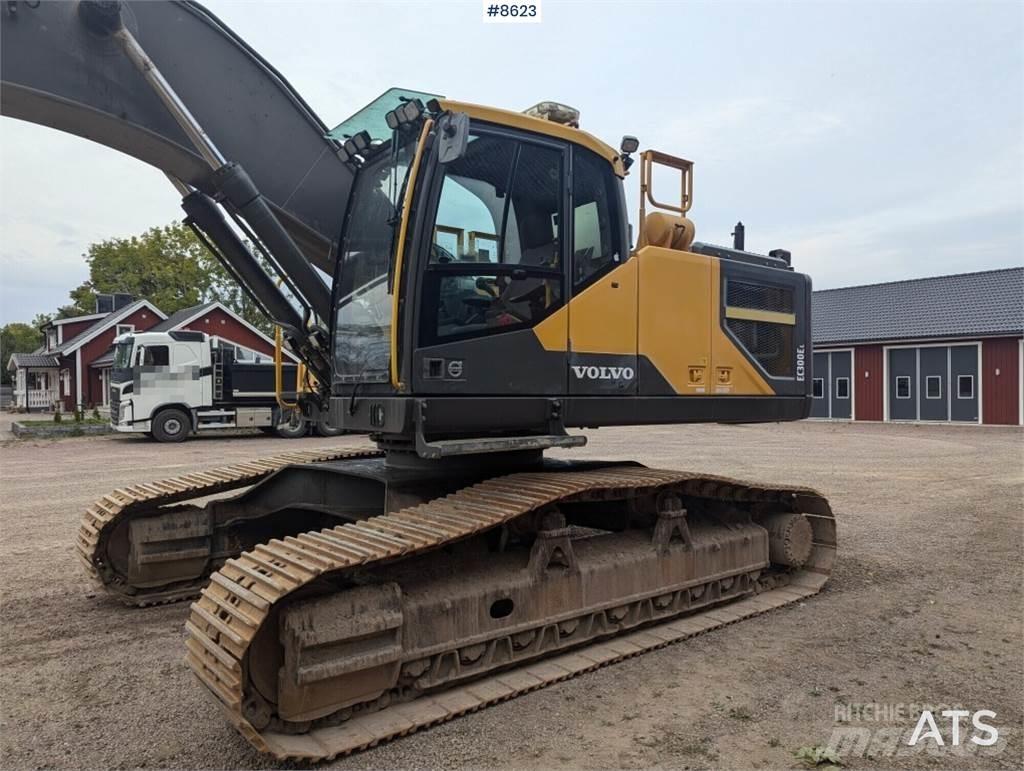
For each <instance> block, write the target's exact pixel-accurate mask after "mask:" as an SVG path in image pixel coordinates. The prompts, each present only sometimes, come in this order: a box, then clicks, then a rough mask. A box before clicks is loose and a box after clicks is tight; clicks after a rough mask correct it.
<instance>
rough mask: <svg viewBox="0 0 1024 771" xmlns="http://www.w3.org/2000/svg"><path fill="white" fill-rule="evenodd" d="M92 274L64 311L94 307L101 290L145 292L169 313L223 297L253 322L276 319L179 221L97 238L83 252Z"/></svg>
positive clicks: (260, 324) (267, 327) (264, 325)
mask: <svg viewBox="0 0 1024 771" xmlns="http://www.w3.org/2000/svg"><path fill="white" fill-rule="evenodd" d="M84 257H85V261H86V262H87V263H88V264H89V280H88V281H85V282H84V283H82V284H81V285H80V286H78V287H76V288H75V289H73V290H72V291H71V301H72V302H71V305H69V306H65V307H63V308H61V309H60V311H59V315H60V316H74V315H85V314H88V313H93V312H95V309H96V295H97V294H109V293H114V292H125V293H127V294H130V295H133V296H135V297H138V298H145V299H147V300H149V301H150V302H152V303H153V304H154V305H156V306H157V307H158V308H160V310H162V311H163V312H164V313H166V314H168V315H170V314H172V313H174V312H175V311H178V310H181V309H182V308H187V307H189V306H192V305H198V304H199V303H201V302H209V301H212V300H219V301H220V302H222V303H223V304H224V305H225V306H227V307H228V308H230V309H231V310H232V311H234V312H235V313H237V314H238V315H239V316H241V317H242V318H244V319H245V320H246V321H248V322H249V323H250V324H252V325H253V326H255V327H257V328H259V329H261V330H263V331H264V332H269V331H271V330H272V329H273V324H272V323H271V322H270V321H268V320H267V319H266V317H264V316H263V314H262V313H260V311H259V309H258V308H256V306H255V305H254V304H253V302H252V301H251V300H250V299H249V297H248V296H247V295H246V294H245V292H243V291H242V289H241V287H239V286H238V284H236V283H235V282H234V281H233V280H232V278H231V276H230V275H229V274H228V273H227V271H225V270H224V268H223V266H222V265H221V264H220V262H218V261H217V259H216V258H215V257H213V255H211V254H210V253H209V251H207V249H206V247H204V246H203V245H202V244H201V243H200V242H199V239H197V238H196V236H195V234H194V233H193V232H192V230H191V229H189V228H188V227H186V226H185V225H184V224H182V223H180V222H174V223H171V224H170V225H165V226H164V227H162V228H150V229H149V230H147V231H146V232H145V233H143V234H142V235H141V236H132V237H131V238H111V239H108V240H106V241H101V242H99V243H96V244H92V245H91V246H90V247H89V250H88V251H87V252H86V254H85V255H84Z"/></svg>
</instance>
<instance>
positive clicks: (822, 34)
mask: <svg viewBox="0 0 1024 771" xmlns="http://www.w3.org/2000/svg"><path fill="white" fill-rule="evenodd" d="M207 5H208V6H209V7H210V8H211V9H212V10H213V11H214V12H215V13H216V14H217V15H218V16H220V18H221V19H222V20H224V21H225V22H226V23H227V24H228V25H230V26H231V27H233V28H234V29H235V31H236V32H238V33H239V34H240V35H241V36H242V37H244V38H245V39H246V40H247V41H248V42H249V43H250V44H251V45H252V46H253V47H255V48H256V49H257V50H258V51H260V52H261V53H262V54H263V55H264V56H265V57H266V58H267V59H268V60H269V61H270V62H271V63H272V64H274V65H275V66H276V67H277V68H278V69H279V70H280V71H281V72H282V73H283V74H284V75H285V76H286V77H287V78H288V79H289V80H290V81H291V83H292V84H293V85H294V86H295V87H296V88H297V89H298V91H299V92H300V93H301V94H302V95H303V96H304V97H305V98H306V100H307V101H308V102H309V103H310V104H311V105H312V107H313V109H314V110H316V111H317V112H318V113H319V114H320V116H321V117H322V118H323V119H324V121H325V122H326V123H328V124H329V125H334V124H336V123H338V122H340V121H341V120H343V119H344V118H346V117H347V116H348V115H349V114H351V113H352V112H354V111H355V110H357V109H358V108H359V107H361V106H362V105H363V104H365V103H367V102H369V101H370V100H372V99H373V98H374V97H376V96H377V95H379V94H380V93H381V92H382V91H384V90H385V89H386V88H387V87H389V86H394V85H398V86H403V87H406V88H414V89H419V90H423V91H428V92H434V93H440V94H444V95H446V96H449V97H452V98H456V99H459V100H463V101H472V102H479V103H484V104H492V105H495V106H500V107H507V108H511V109H523V108H525V107H528V106H529V105H531V104H534V103H536V102H538V101H540V100H544V99H554V100H558V101H562V102H566V103H568V104H571V105H574V106H576V107H578V108H579V109H580V110H581V112H582V116H583V117H582V120H583V125H584V128H586V129H588V130H590V131H591V132H593V133H595V134H597V135H598V136H600V137H601V138H603V139H605V140H606V141H608V142H609V143H611V144H617V143H618V139H619V137H621V136H622V135H623V134H635V135H637V136H638V137H639V138H640V141H641V146H642V147H654V148H658V149H661V150H664V151H666V152H670V153H673V154H676V155H682V156H684V157H687V158H690V159H692V160H694V161H695V162H696V170H695V191H694V198H695V203H694V207H693V210H692V211H691V217H692V218H693V219H694V221H695V222H696V225H697V237H698V238H699V239H701V240H705V241H711V242H718V243H728V242H729V233H730V231H731V230H732V225H733V223H734V222H735V221H736V220H737V219H742V220H743V222H744V223H745V224H746V226H747V248H749V249H753V250H755V251H768V250H769V249H772V248H775V247H784V248H787V249H790V250H791V251H792V252H793V258H794V262H795V265H796V266H797V268H798V269H800V270H803V271H805V272H808V273H810V274H811V275H812V276H813V278H814V281H815V286H816V287H818V288H827V287H835V286H847V285H852V284H863V283H872V282H877V281H886V280H892V279H900V278H908V277H916V276H926V275H935V274H944V273H956V272H963V271H972V270H982V269H986V268H994V267H1002V266H1009V265H1020V264H1021V263H1022V260H1024V152H1022V145H1024V140H1022V137H1024V12H1022V6H1021V5H1020V4H1019V3H1018V2H1005V3H984V2H975V3H967V2H963V3H948V4H947V3H926V2H908V3H893V2H889V3H866V2H848V3H841V2H831V3H826V2H820V3H787V4H780V3H767V2H759V3H749V4H748V3H739V2H714V3H711V2H708V3H670V2H651V3H641V2H629V3H613V2H607V3H601V2H596V1H594V0H591V1H590V2H556V0H544V2H543V22H542V23H540V24H529V25H500V24H498V25H491V24H483V23H481V5H480V3H479V2H477V1H476V0H470V1H468V2H465V3H442V2H432V3H429V4H428V3H394V4H386V3H373V4H361V3H331V4H317V3H314V2H297V3H284V2H246V3H238V2H230V1H223V2H222V1H220V0H209V2H208V3H207ZM636 185H637V177H636V175H635V174H634V175H633V176H631V177H630V178H628V179H627V190H628V191H629V196H630V202H631V204H633V205H635V202H636V194H635V189H636ZM0 196H2V198H0V270H2V275H0V282H2V285H0V290H2V293H0V323H6V322H8V321H17V320H28V319H30V318H31V317H32V316H33V315H34V314H36V313H38V312H46V311H52V310H54V309H55V308H56V307H57V306H58V305H60V304H62V303H64V302H66V301H67V292H68V290H69V289H71V288H72V287H74V286H76V285H77V284H78V283H80V282H81V281H82V280H83V279H84V278H86V276H87V270H86V266H85V263H84V261H83V259H82V253H83V252H84V251H85V249H86V247H87V246H88V244H89V243H90V242H93V241H96V240H100V239H103V238H108V237H112V236H128V235H131V234H136V233H139V232H141V231H143V230H145V229H146V228H148V227H150V226H153V225H161V224H165V223H167V222H169V221H171V220H172V219H175V218H177V217H179V216H180V208H179V207H178V198H177V196H176V194H175V193H174V190H173V188H171V187H170V185H169V184H168V183H167V181H166V179H165V178H164V177H163V175H162V174H161V173H160V172H159V171H157V170H155V169H153V168H150V167H147V166H145V165H143V164H141V163H140V162H138V161H136V160H134V159H131V158H128V157H126V156H120V155H118V154H117V153H115V152H113V151H112V150H108V149H106V148H104V147H101V146H98V145H94V144H92V143H90V142H88V141H86V140H82V139H78V138H76V137H71V136H67V135H63V134H59V133H57V132H54V131H52V130H49V129H44V128H41V127H37V126H32V125H29V124H24V123H21V122H19V121H14V120H11V119H7V118H2V119H0Z"/></svg>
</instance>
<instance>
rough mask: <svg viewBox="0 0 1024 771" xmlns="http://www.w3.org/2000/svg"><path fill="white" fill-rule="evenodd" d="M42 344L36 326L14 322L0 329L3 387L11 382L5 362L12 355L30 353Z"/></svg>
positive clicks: (0, 361)
mask: <svg viewBox="0 0 1024 771" xmlns="http://www.w3.org/2000/svg"><path fill="white" fill-rule="evenodd" d="M37 319H38V317H37ZM42 344H43V333H42V332H41V331H40V329H39V327H38V326H33V325H32V324H22V323H21V322H17V321H15V322H12V323H10V324H7V325H5V326H3V327H0V369H2V376H0V380H2V381H3V383H4V384H5V385H6V384H9V383H10V382H11V373H10V372H8V371H7V362H8V360H9V359H10V358H11V354H12V353H31V352H32V351H34V350H35V349H36V348H38V347H39V346H40V345H42Z"/></svg>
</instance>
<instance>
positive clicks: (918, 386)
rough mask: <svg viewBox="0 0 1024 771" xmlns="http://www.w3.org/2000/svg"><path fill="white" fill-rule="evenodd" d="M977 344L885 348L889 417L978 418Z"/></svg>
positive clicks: (923, 418) (901, 418)
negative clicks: (886, 349)
mask: <svg viewBox="0 0 1024 771" xmlns="http://www.w3.org/2000/svg"><path fill="white" fill-rule="evenodd" d="M978 351H979V347H978V346H977V345H974V344H971V345H935V346H932V345H923V346H918V347H911V348H890V349H889V350H888V352H887V354H886V355H887V357H888V362H887V368H888V377H889V382H888V383H887V384H886V389H887V390H888V404H889V420H922V421H947V420H953V421H963V422H977V421H978V404H979V395H978V382H977V381H978Z"/></svg>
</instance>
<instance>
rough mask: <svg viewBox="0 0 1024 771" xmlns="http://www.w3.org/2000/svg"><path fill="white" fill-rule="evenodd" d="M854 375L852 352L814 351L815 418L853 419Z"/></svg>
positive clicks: (812, 409)
mask: <svg viewBox="0 0 1024 771" xmlns="http://www.w3.org/2000/svg"><path fill="white" fill-rule="evenodd" d="M852 374H853V352H852V351H815V352H814V372H813V373H812V375H811V377H812V395H813V397H814V398H813V400H812V402H811V417H812V418H833V419H836V420H850V419H852V418H853V379H852Z"/></svg>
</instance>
